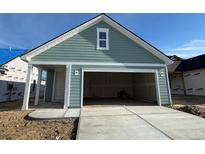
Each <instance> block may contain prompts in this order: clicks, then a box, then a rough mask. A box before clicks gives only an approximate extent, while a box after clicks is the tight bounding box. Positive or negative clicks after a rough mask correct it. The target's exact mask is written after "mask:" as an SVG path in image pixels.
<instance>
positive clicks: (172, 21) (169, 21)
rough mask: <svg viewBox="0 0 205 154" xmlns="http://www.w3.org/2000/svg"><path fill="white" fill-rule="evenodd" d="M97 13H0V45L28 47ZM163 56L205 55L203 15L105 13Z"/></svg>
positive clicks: (37, 44)
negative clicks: (162, 53) (159, 51)
mask: <svg viewBox="0 0 205 154" xmlns="http://www.w3.org/2000/svg"><path fill="white" fill-rule="evenodd" d="M96 15H98V14H0V48H9V47H12V48H20V49H32V48H35V47H37V46H39V45H41V44H42V43H45V42H47V41H48V40H50V39H52V38H54V37H56V36H58V35H60V34H61V33H63V32H65V31H68V30H69V29H71V28H73V27H75V26H77V25H79V24H81V23H82V22H85V21H87V20H89V19H90V18H93V17H95V16H96ZM107 15H109V16H110V17H112V18H113V19H114V20H116V21H117V22H119V23H120V24H122V25H123V26H125V27H126V28H128V29H129V30H130V31H132V32H134V33H135V34H137V35H138V36H140V37H142V38H143V39H144V40H146V41H147V42H149V43H150V44H152V45H153V46H155V47H156V48H158V49H159V50H161V51H162V52H164V53H165V54H167V55H177V56H180V57H182V58H190V57H194V56H197V55H201V54H205V14H139V13H136V14H126V13H125V14H107Z"/></svg>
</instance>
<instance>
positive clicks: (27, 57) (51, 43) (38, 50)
mask: <svg viewBox="0 0 205 154" xmlns="http://www.w3.org/2000/svg"><path fill="white" fill-rule="evenodd" d="M100 21H104V22H106V23H107V24H109V25H110V26H112V27H113V28H115V29H116V30H118V31H119V32H121V33H122V34H124V35H125V36H127V37H128V38H130V39H131V40H133V41H134V42H135V43H137V44H139V45H140V46H142V47H143V48H145V49H147V51H149V52H150V53H152V54H153V55H155V56H156V57H158V58H159V59H161V60H162V61H164V62H165V64H167V65H168V64H172V63H173V62H172V60H170V59H169V58H168V57H166V56H165V55H164V54H162V53H161V52H159V51H158V50H157V49H156V48H154V47H153V46H151V45H150V44H148V43H147V42H145V41H144V40H142V39H141V38H139V37H138V36H136V35H134V34H133V33H131V32H130V31H128V30H127V29H125V28H124V27H122V26H121V25H119V24H118V23H117V22H115V21H114V20H112V19H111V18H109V17H107V16H106V15H104V14H102V15H100V16H97V17H95V18H94V19H92V20H90V21H88V22H86V23H84V24H82V25H80V26H78V27H76V28H74V29H72V30H71V31H68V32H67V33H65V34H63V35H61V36H59V37H57V38H55V39H53V40H51V41H49V42H47V43H45V44H43V45H42V46H40V47H38V48H36V49H34V50H31V51H30V52H28V53H26V54H25V55H23V56H22V57H21V58H22V60H25V61H30V60H31V58H33V57H34V56H36V55H38V54H40V53H42V52H44V51H46V50H47V49H50V48H51V47H53V46H55V45H57V44H59V43H61V42H63V41H65V40H66V39H69V38H71V37H73V36H74V35H76V34H78V33H80V32H82V31H83V30H85V29H87V28H89V27H91V26H93V25H95V24H96V23H98V22H100Z"/></svg>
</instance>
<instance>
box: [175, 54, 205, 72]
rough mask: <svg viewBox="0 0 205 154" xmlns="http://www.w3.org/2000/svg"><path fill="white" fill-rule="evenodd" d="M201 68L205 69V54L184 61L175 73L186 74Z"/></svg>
mask: <svg viewBox="0 0 205 154" xmlns="http://www.w3.org/2000/svg"><path fill="white" fill-rule="evenodd" d="M201 68H205V54H203V55H200V56H197V57H193V58H189V59H186V60H183V61H182V62H181V63H180V64H179V65H178V67H177V68H176V70H175V72H184V71H190V70H194V69H201Z"/></svg>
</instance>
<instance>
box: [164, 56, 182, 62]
mask: <svg viewBox="0 0 205 154" xmlns="http://www.w3.org/2000/svg"><path fill="white" fill-rule="evenodd" d="M167 57H169V59H171V60H172V61H182V60H184V59H183V58H181V57H178V56H176V55H172V56H167Z"/></svg>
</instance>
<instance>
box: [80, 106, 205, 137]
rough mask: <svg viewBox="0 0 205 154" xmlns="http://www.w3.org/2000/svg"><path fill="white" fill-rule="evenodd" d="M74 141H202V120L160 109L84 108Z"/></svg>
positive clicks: (152, 107)
mask: <svg viewBox="0 0 205 154" xmlns="http://www.w3.org/2000/svg"><path fill="white" fill-rule="evenodd" d="M77 139H81V140H84V139H86V140H87V139H97V140H98V139H100V140H101V139H109V140H110V139H113V140H124V139H125V140H130V139H137V140H146V139H149V140H169V139H178V140H179V139H180V140H181V139H205V119H202V118H200V117H197V116H194V115H191V114H188V113H184V112H180V111H177V110H173V109H169V108H166V107H160V106H118V107H111V106H110V107H92V108H86V107H84V108H82V109H81V115H80V120H79V125H78V132H77Z"/></svg>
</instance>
